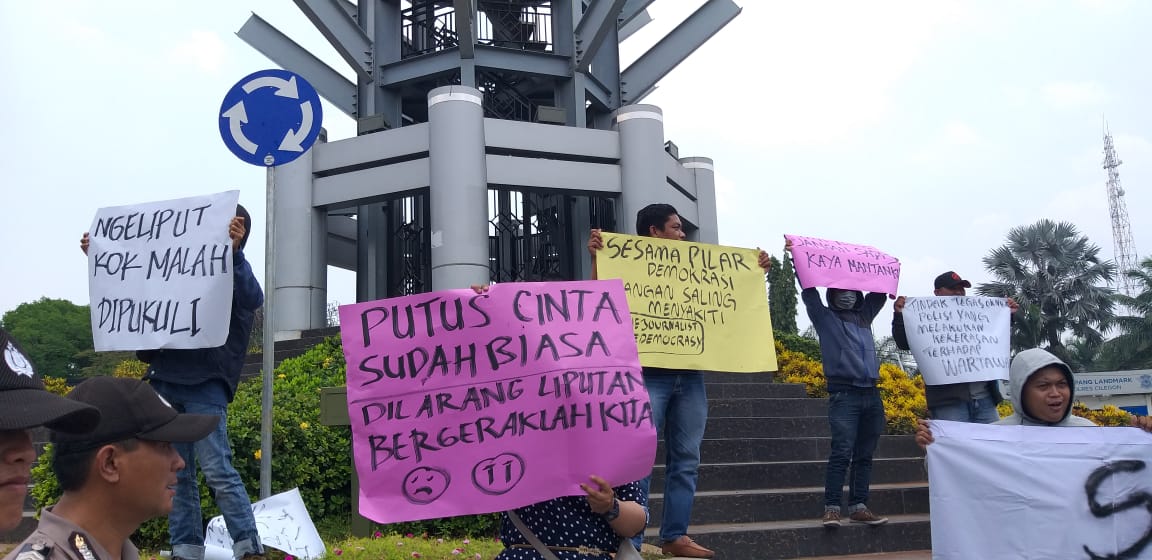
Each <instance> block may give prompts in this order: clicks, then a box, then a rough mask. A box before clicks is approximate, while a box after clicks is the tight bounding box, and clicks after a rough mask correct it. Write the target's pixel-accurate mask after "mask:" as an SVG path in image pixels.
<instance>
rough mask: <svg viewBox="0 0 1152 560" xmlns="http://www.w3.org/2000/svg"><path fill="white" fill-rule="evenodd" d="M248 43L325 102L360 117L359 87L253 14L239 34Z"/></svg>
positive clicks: (353, 116)
mask: <svg viewBox="0 0 1152 560" xmlns="http://www.w3.org/2000/svg"><path fill="white" fill-rule="evenodd" d="M236 36H237V37H240V39H241V40H243V41H244V42H245V43H248V45H250V46H251V47H252V48H254V49H256V50H257V51H260V53H261V54H263V55H264V56H266V57H268V59H269V60H271V61H272V62H275V63H276V64H277V65H279V66H280V67H281V68H283V69H285V70H289V71H291V72H295V73H297V74H300V75H301V76H303V77H304V79H305V80H308V83H310V84H312V87H315V88H316V91H317V92H319V93H320V95H322V96H324V99H327V100H328V101H330V102H331V103H332V104H333V105H335V106H336V108H337V109H340V110H341V111H344V113H346V114H347V115H348V116H350V117H352V118H356V84H353V83H352V82H350V81H348V79H347V78H345V77H344V76H342V75H340V73H339V72H337V71H336V70H334V69H333V68H332V67H331V66H328V65H327V64H325V63H324V62H323V61H321V60H320V59H319V58H316V56H314V55H313V54H312V53H310V52H308V50H307V49H305V48H304V47H301V46H300V45H298V44H297V43H296V42H295V41H293V40H292V39H290V38H288V36H287V35H285V34H283V33H281V32H280V30H279V29H276V28H275V27H273V26H272V24H270V23H268V22H267V21H264V19H263V18H261V17H260V16H258V15H256V14H252V15H251V16H250V17H249V18H248V21H246V22H245V23H244V26H243V27H241V28H240V30H239V31H237V32H236Z"/></svg>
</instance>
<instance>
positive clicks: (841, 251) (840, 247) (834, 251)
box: [784, 235, 900, 296]
mask: <svg viewBox="0 0 1152 560" xmlns="http://www.w3.org/2000/svg"><path fill="white" fill-rule="evenodd" d="M784 238H785V239H786V240H787V243H788V247H790V250H791V251H792V266H794V267H795V269H796V277H797V278H798V279H799V280H800V287H801V288H815V287H825V288H841V289H846V290H860V291H864V292H880V293H885V294H891V295H893V296H894V295H896V288H897V287H898V286H899V284H900V259H897V258H896V257H893V256H891V255H888V254H887V253H884V252H882V251H880V250H879V249H876V248H875V247H869V246H867V245H853V244H851V243H842V242H840V241H831V240H827V239H818V238H815V237H804V236H801V235H785V236H784Z"/></svg>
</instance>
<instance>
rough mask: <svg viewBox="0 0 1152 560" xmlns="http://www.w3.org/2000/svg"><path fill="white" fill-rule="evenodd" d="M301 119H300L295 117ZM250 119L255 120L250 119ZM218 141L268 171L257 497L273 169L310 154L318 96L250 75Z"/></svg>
mask: <svg viewBox="0 0 1152 560" xmlns="http://www.w3.org/2000/svg"><path fill="white" fill-rule="evenodd" d="M296 115H299V119H297V118H296ZM250 117H254V118H250ZM217 121H218V126H219V128H220V138H221V139H222V140H224V145H225V146H227V147H228V150H229V151H230V152H232V154H233V155H235V156H236V157H238V158H240V161H243V162H244V163H249V164H252V165H259V166H262V167H264V170H265V172H266V173H267V175H266V177H267V179H266V190H267V201H268V206H267V212H266V214H265V216H264V217H265V219H266V220H268V223H267V224H266V226H265V227H266V228H267V229H265V230H264V231H265V232H266V234H267V235H266V236H265V240H264V340H263V344H262V346H263V350H262V353H263V358H264V359H263V362H264V363H263V366H264V367H263V370H264V376H263V381H264V383H263V391H262V392H261V393H262V394H261V399H260V498H262V499H263V498H267V497H269V496H271V495H272V380H273V377H272V375H273V373H274V372H273V368H274V367H275V365H276V324H275V321H274V320H273V319H274V318H275V317H276V303H275V299H276V253H275V251H274V250H273V249H274V248H275V246H276V204H275V200H274V191H275V186H276V185H275V182H276V177H275V170H276V168H275V167H273V166H275V165H284V164H285V163H289V162H291V161H293V160H295V159H296V158H298V157H300V156H301V155H302V154H303V153H304V152H306V151H308V150H309V149H310V148H311V147H312V145H313V144H315V143H316V139H317V138H318V137H319V136H320V124H321V123H322V122H323V121H324V111H323V109H322V107H321V105H320V94H318V93H316V88H314V87H312V84H309V83H308V81H307V80H305V79H304V78H301V77H300V76H297V75H296V74H293V73H291V72H288V71H286V70H277V69H270V70H260V71H258V72H253V73H251V74H249V75H247V76H245V77H244V78H243V79H241V80H240V81H239V82H237V83H236V85H234V86H232V88H231V89H229V90H228V93H227V94H225V95H224V100H223V101H222V102H221V103H220V112H219V113H218V117H217Z"/></svg>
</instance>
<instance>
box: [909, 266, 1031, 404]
mask: <svg viewBox="0 0 1152 560" xmlns="http://www.w3.org/2000/svg"><path fill="white" fill-rule="evenodd" d="M971 287H972V283H971V282H969V281H967V280H964V279H963V278H961V277H960V275H959V274H956V273H955V272H952V271H948V272H945V273H943V274H941V275H939V276H937V277H936V281H935V290H934V291H933V293H934V294H935V295H936V296H941V297H945V296H961V297H963V296H965V295H966V292H965V288H971ZM906 304H907V298H906V297H904V296H900V297H898V298H896V302H895V303H894V304H893V313H892V338H893V340H895V341H896V346H897V347H898V348H900V349H901V350H909V349H910V348H911V349H912V350H913V354H914V355H915V356H916V361H917V363H918V364H919V365H920V366H921V370H922V371H924V372H925V375H924V382H925V385H926V386H925V388H924V396H925V398H926V399H927V401H928V415H929V416H930V417H931V418H935V419H937V420H953V421H957V422H977V423H981V424H989V423H992V422H995V421H997V420H999V419H1000V415H999V413H998V412H997V411H996V405H997V404H999V403H1000V401H1001V400H1003V396H1002V395H1001V394H1000V386H999V383H998V382H997V381H996V379H1002V378H1003V377H1004V375H1002V374H997V375H995V376H993V377H990V378H985V379H975V378H971V377H969V378H968V379H965V380H960V379H958V378H956V376H951V377H950V376H948V375H944V376H943V377H942V378H937V377H934V376H932V375H930V374H929V372H928V370H932V373H933V374H934V373H935V372H937V371H939V369H940V368H941V367H942V364H941V362H942V361H944V357H942V356H940V355H939V354H940V351H941V350H943V348H942V346H940V345H935V346H934V343H933V340H932V339H933V338H938V337H939V338H943V339H945V340H944V342H943V345H947V344H948V343H947V339H949V338H956V337H955V336H948V335H960V336H961V337H963V336H964V335H979V334H982V333H978V332H971V331H969V332H964V326H962V325H961V326H956V325H953V324H952V323H953V322H958V323H963V322H965V319H964V317H971V314H969V315H964V316H962V312H961V310H960V309H959V308H958V307H954V308H953V309H952V310H950V311H945V312H943V313H941V312H940V311H941V310H940V309H933V302H923V303H922V305H920V306H919V307H925V308H927V309H924V310H918V311H917V315H916V316H915V317H914V319H916V320H917V323H916V325H915V326H914V327H913V331H914V334H916V335H920V336H918V337H917V338H916V340H918V341H919V343H918V344H915V345H909V337H908V334H907V328H906V324H905V317H904V313H903V312H904V308H905V305H906ZM1004 304H1005V305H1006V307H1007V309H1008V310H1010V311H1011V313H1015V312H1016V309H1017V308H1018V306H1017V305H1016V302H1015V301H1014V300H1013V299H1012V298H1006V300H1004ZM1002 314H1003V313H995V315H996V316H997V317H999V316H1000V315H1002ZM979 315H981V314H980V313H977V316H976V317H975V320H976V321H977V322H980V320H981V319H983V317H981V316H979ZM949 316H950V318H949ZM920 317H924V318H925V321H919V319H920ZM988 318H989V320H990V322H989V323H987V324H986V325H985V326H989V327H991V326H995V328H996V332H997V333H998V334H997V335H996V336H997V337H998V338H1000V341H999V342H998V343H997V344H996V346H997V348H998V349H997V358H998V359H1002V360H1003V361H1004V362H1005V363H1004V364H1003V367H1001V368H999V370H1002V373H1004V374H1006V373H1007V360H1008V351H1007V350H1008V348H1007V344H1008V342H1009V330H1008V329H1010V324H1009V323H1002V322H1001V321H1000V320H999V319H998V318H997V319H996V320H991V317H990V316H989V317H988ZM921 322H935V323H937V324H936V325H934V326H932V327H928V326H926V325H921ZM969 326H970V327H971V326H972V325H969ZM921 328H925V329H931V330H926V331H925V332H924V333H920V332H919V330H920V329H921ZM957 328H958V329H960V330H959V331H956V330H955V329H957ZM979 328H981V329H982V328H983V327H979ZM942 335H943V336H942ZM1001 346H1003V348H1002V349H1001ZM928 347H933V350H931V351H926V349H927V348H928ZM930 353H935V354H936V355H935V356H932V355H928V354H930ZM922 357H923V360H922V359H921V358H922ZM957 357H958V356H957ZM953 363H954V362H952V361H949V364H950V365H951V364H953Z"/></svg>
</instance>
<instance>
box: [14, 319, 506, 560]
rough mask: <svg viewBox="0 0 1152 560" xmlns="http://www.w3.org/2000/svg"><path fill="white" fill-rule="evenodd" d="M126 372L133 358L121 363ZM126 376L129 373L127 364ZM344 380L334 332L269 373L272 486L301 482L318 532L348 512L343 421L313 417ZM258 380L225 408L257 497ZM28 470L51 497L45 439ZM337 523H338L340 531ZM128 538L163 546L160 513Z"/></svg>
mask: <svg viewBox="0 0 1152 560" xmlns="http://www.w3.org/2000/svg"><path fill="white" fill-rule="evenodd" d="M121 365H122V366H124V367H123V368H117V370H118V371H119V370H120V369H124V370H125V371H126V372H127V371H128V370H129V369H132V367H135V368H136V369H139V365H137V364H129V363H127V362H126V364H121ZM129 376H132V377H134V376H135V372H134V371H133V372H132V373H131V374H130V375H129ZM343 385H344V352H343V350H342V349H341V347H340V339H339V338H338V337H333V338H330V339H327V340H325V341H324V342H321V343H320V344H318V345H316V346H315V347H313V348H312V349H310V350H308V351H307V352H306V353H305V354H304V355H302V356H300V357H297V358H292V359H288V360H284V362H282V363H281V364H280V365H279V366H278V367H277V368H276V375H275V378H274V379H273V394H274V396H275V406H274V407H273V414H272V418H273V427H272V492H273V493H278V492H282V491H285V490H290V489H292V488H299V489H300V496H301V498H302V499H303V500H304V505H305V506H307V508H308V513H309V514H311V516H312V519H313V520H314V521H315V522H316V525H317V527H318V528H319V529H320V530H321V532H322V533H321V534H322V535H324V536H328V535H339V536H343V535H346V533H347V527H348V525H349V521H350V515H351V512H352V503H351V484H352V459H351V441H350V435H351V432H350V430H349V429H348V428H347V427H344V426H333V427H329V426H322V425H321V424H320V388H321V387H339V386H343ZM261 392H262V381H261V379H260V377H255V378H252V379H248V380H246V381H244V382H242V383H241V384H240V386H239V388H238V389H237V391H236V398H235V400H234V401H233V402H232V405H231V406H230V407H229V408H228V435H229V436H230V438H231V443H232V453H233V459H232V464H233V466H235V467H236V470H237V471H239V473H240V477H241V478H242V479H243V480H244V482H245V484H246V486H247V488H248V495H249V498H250V499H252V500H253V501H255V500H257V499H258V498H259V483H260V409H261V402H260V399H261ZM48 447H49V448H48V450H47V451H46V452H45V453H44V454H43V455H41V457H40V458H39V459H38V461H37V465H36V466H35V467H34V469H33V474H32V476H33V480H34V481H35V483H36V486H35V488H33V490H32V494H33V497H34V498H35V500H36V504H37V507H38V508H39V507H44V506H46V505H51V504H54V503H56V500H57V499H58V498H59V496H60V486H59V484H58V483H57V482H56V477H55V476H53V474H52V471H51V468H50V455H51V446H48ZM200 505H201V509H202V513H203V515H204V521H205V523H206V522H207V521H208V519H211V518H212V517H214V516H216V515H219V513H220V511H219V510H218V509H217V508H216V504H215V502H214V501H213V500H212V498H211V496H210V495H209V493H208V487H207V485H206V484H205V483H204V478H203V475H200ZM498 528H499V516H498V515H495V514H491V515H476V516H465V517H455V518H446V519H433V520H427V521H421V522H415V523H402V524H397V525H393V526H389V528H388V530H390V531H395V532H397V533H400V534H408V533H412V534H416V535H422V534H429V535H433V536H443V537H466V536H486V535H495V534H496V531H497V530H498ZM341 529H343V530H341ZM132 539H133V542H135V543H136V544H137V545H138V546H140V547H142V548H146V549H152V550H158V549H162V548H167V547H168V521H167V519H164V518H160V519H153V520H151V521H149V522H147V523H145V524H144V525H142V526H141V527H140V529H139V530H138V531H137V532H136V534H135V535H133V538H132Z"/></svg>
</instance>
